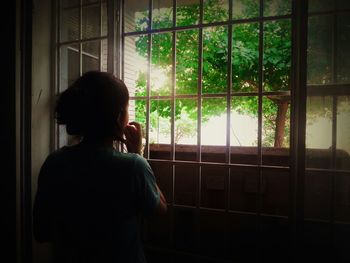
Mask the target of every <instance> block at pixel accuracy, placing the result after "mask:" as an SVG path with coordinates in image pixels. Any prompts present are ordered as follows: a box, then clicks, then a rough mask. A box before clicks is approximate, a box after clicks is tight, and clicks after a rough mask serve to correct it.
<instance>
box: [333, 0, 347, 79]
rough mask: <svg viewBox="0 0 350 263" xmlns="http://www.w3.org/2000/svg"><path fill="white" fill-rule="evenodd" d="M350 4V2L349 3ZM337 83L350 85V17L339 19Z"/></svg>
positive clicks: (339, 16)
mask: <svg viewBox="0 0 350 263" xmlns="http://www.w3.org/2000/svg"><path fill="white" fill-rule="evenodd" d="M349 2H350V1H349ZM336 43H337V49H336V60H337V62H336V68H337V82H338V83H350V48H349V46H350V15H349V13H348V14H344V15H338V17H337V40H336Z"/></svg>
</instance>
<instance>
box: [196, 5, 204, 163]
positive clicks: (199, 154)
mask: <svg viewBox="0 0 350 263" xmlns="http://www.w3.org/2000/svg"><path fill="white" fill-rule="evenodd" d="M203 1H204V0H200V15H199V24H200V27H199V30H198V34H199V35H198V90H197V96H198V97H197V109H198V110H197V112H198V115H197V161H198V162H201V160H202V138H201V137H202V135H201V134H202V129H201V126H202V125H201V124H202V77H203V27H202V25H203Z"/></svg>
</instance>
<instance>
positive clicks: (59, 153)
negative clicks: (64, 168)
mask: <svg viewBox="0 0 350 263" xmlns="http://www.w3.org/2000/svg"><path fill="white" fill-rule="evenodd" d="M68 148H69V147H67V146H63V147H61V148H58V149H56V150H54V151H52V152H51V153H49V155H48V156H47V157H46V160H45V163H56V162H59V161H60V160H62V159H65V158H66V156H67V154H68V151H69V149H68Z"/></svg>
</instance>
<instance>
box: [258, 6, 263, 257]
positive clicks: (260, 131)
mask: <svg viewBox="0 0 350 263" xmlns="http://www.w3.org/2000/svg"><path fill="white" fill-rule="evenodd" d="M263 16H264V0H260V6H259V17H260V20H259V65H258V69H259V83H258V156H257V157H258V160H257V162H258V174H257V177H258V178H257V181H258V194H257V200H256V202H257V206H256V209H257V210H256V215H257V230H258V240H257V241H258V245H257V261H258V262H260V261H261V258H260V256H261V250H260V244H261V241H262V236H261V235H262V233H261V209H262V168H261V165H262V92H263V54H264V53H263V52H264V46H263V45H264V22H263V20H262V18H263Z"/></svg>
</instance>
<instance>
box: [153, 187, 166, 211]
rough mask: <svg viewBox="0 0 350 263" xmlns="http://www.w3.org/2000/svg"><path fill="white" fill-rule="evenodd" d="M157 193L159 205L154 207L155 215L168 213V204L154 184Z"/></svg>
mask: <svg viewBox="0 0 350 263" xmlns="http://www.w3.org/2000/svg"><path fill="white" fill-rule="evenodd" d="M156 188H157V191H158V193H159V204H158V206H156V207H155V209H154V212H155V213H156V214H160V215H161V214H165V213H166V212H167V211H168V204H167V201H166V199H165V197H164V195H163V193H162V191H161V190H160V188H159V186H158V185H157V184H156Z"/></svg>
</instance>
